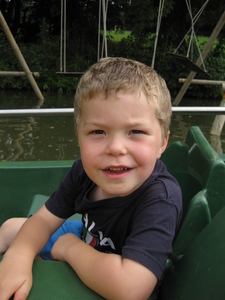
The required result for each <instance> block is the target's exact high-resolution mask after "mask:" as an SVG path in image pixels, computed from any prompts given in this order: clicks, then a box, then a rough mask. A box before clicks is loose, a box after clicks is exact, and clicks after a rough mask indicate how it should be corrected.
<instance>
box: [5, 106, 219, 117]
mask: <svg viewBox="0 0 225 300" xmlns="http://www.w3.org/2000/svg"><path fill="white" fill-rule="evenodd" d="M172 112H173V114H180V115H181V114H184V115H188V114H190V115H199V114H200V115H201V114H203V115H225V107H221V106H204V107H202V106H183V107H180V106H179V107H178V106H176V107H172ZM73 114H74V109H73V108H41V109H36V108H34V109H2V110H0V116H1V117H4V116H5V117H9V116H10V117H13V116H46V115H52V116H55V115H58V116H60V115H71V116H72V115H73Z"/></svg>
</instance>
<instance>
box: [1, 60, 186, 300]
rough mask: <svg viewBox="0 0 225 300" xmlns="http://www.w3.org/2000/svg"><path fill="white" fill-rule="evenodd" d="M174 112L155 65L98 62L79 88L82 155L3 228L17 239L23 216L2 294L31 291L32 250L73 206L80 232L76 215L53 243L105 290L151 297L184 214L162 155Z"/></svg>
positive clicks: (112, 295) (116, 295) (114, 295)
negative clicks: (33, 209) (28, 210)
mask: <svg viewBox="0 0 225 300" xmlns="http://www.w3.org/2000/svg"><path fill="white" fill-rule="evenodd" d="M170 118H171V99H170V94H169V91H168V89H167V87H166V84H165V82H164V80H163V79H162V78H161V77H160V76H159V75H157V74H156V72H155V71H153V70H152V69H151V68H150V67H147V66H146V65H144V64H142V63H139V62H136V61H132V60H128V59H124V58H105V59H102V60H101V61H100V62H98V63H96V64H95V65H93V66H91V67H90V69H89V70H88V71H87V72H86V73H85V74H84V75H83V77H82V78H81V80H80V83H79V86H78V88H77V91H76V96H75V130H76V133H77V136H78V142H79V145H80V153H81V160H80V159H79V160H77V161H75V163H74V164H73V166H72V167H71V169H70V171H69V172H68V174H67V175H66V177H65V179H64V180H63V182H62V183H61V184H60V186H59V188H58V190H57V191H56V192H55V193H54V194H52V196H51V197H50V198H49V200H48V201H47V202H46V204H45V206H43V207H42V208H41V209H40V210H39V211H38V212H37V213H36V214H34V215H33V216H32V217H31V218H29V219H28V220H27V221H26V222H25V223H24V219H11V220H9V221H6V223H5V224H3V226H2V228H1V230H0V240H2V238H1V236H2V237H4V236H7V235H8V237H9V241H8V243H9V244H10V243H11V241H12V240H13V239H14V236H15V235H16V233H17V231H18V229H19V227H21V225H22V224H23V223H24V225H23V226H22V228H21V230H20V231H19V232H18V234H17V235H16V237H15V239H14V240H13V242H12V244H11V246H10V247H9V249H8V250H7V252H6V253H5V255H4V257H3V260H2V262H1V263H0V299H1V300H6V299H9V298H10V296H12V295H13V294H14V293H15V299H26V297H27V295H28V293H29V291H30V288H31V285H32V264H33V260H34V258H35V257H36V255H37V254H38V253H40V251H41V250H42V249H43V247H44V246H45V245H46V243H47V242H48V240H49V238H50V236H51V235H52V234H53V233H54V232H55V231H56V230H57V229H58V228H59V227H60V226H61V225H62V224H63V223H64V221H65V220H66V219H67V218H68V217H70V216H71V215H73V214H75V213H80V214H82V222H83V225H82V226H83V228H82V232H81V238H79V237H78V236H79V230H80V229H81V228H80V227H79V223H76V224H75V225H74V228H75V229H74V231H75V234H72V233H66V234H64V235H62V236H61V237H59V238H58V240H57V241H56V242H55V243H54V245H53V248H52V250H51V255H52V258H53V259H55V260H59V261H66V262H67V263H69V264H70V265H71V267H72V268H73V269H74V271H75V272H76V273H77V274H78V276H79V277H80V278H81V280H82V281H83V282H84V283H85V284H86V285H87V286H88V287H90V288H91V289H93V290H94V291H96V292H97V293H99V294H100V295H102V296H103V297H104V298H106V299H129V300H131V299H135V300H137V299H147V298H148V297H149V295H150V294H151V293H152V291H153V289H154V287H155V285H156V283H157V281H158V280H159V279H160V278H161V276H162V273H163V269H164V266H165V263H166V260H167V257H168V255H169V254H170V253H171V252H172V242H173V239H174V236H175V234H176V232H177V229H178V227H179V224H180V221H181V215H182V200H181V191H180V188H179V186H178V183H177V181H176V180H175V179H174V178H173V177H172V176H171V175H170V174H169V173H168V172H167V170H166V167H165V166H164V164H163V163H162V162H161V161H160V160H159V158H160V156H161V154H162V152H163V151H164V150H165V148H166V146H167V142H168V138H169V125H170ZM65 224H67V223H65ZM64 226H65V225H64ZM68 231H69V232H70V230H68ZM72 231H73V230H72ZM76 234H77V235H78V236H77V235H76ZM6 239H7V238H6ZM10 239H11V240H10ZM4 247H5V246H4ZM6 248H7V246H6ZM5 250H6V249H5ZM16 297H17V298H16Z"/></svg>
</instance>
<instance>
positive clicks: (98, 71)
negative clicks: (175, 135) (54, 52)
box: [74, 57, 172, 139]
mask: <svg viewBox="0 0 225 300" xmlns="http://www.w3.org/2000/svg"><path fill="white" fill-rule="evenodd" d="M120 91H124V92H129V93H140V92H143V93H144V94H145V96H146V98H147V100H148V101H149V103H150V104H153V105H154V107H155V113H156V117H157V118H158V120H159V122H160V126H161V131H162V138H163V139H164V137H165V136H166V134H167V132H168V131H169V126H170V120H171V114H172V110H171V98H170V93H169V90H168V88H167V86H166V83H165V81H164V79H162V77H161V76H159V75H158V74H157V73H156V72H155V71H154V70H153V69H152V68H150V67H148V66H146V65H145V64H143V63H140V62H137V61H134V60H130V59H126V58H121V57H117V58H111V57H109V58H104V59H101V60H100V61H99V62H97V63H96V64H94V65H92V66H91V67H90V68H89V69H88V71H87V72H86V73H85V74H84V75H83V76H82V78H81V80H80V82H79V84H78V87H77V90H76V95H75V103H74V111H75V112H74V117H75V131H76V134H77V132H78V126H79V122H80V117H81V114H82V103H83V102H84V101H88V100H91V99H92V98H94V97H95V96H97V95H100V96H102V97H103V98H104V99H107V97H108V96H109V95H112V94H113V95H117V93H118V92H120ZM152 102H153V103H152Z"/></svg>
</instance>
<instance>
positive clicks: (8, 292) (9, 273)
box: [0, 206, 64, 300]
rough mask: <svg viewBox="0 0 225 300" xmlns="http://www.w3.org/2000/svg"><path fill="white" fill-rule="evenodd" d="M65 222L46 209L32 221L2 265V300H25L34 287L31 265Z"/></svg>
mask: <svg viewBox="0 0 225 300" xmlns="http://www.w3.org/2000/svg"><path fill="white" fill-rule="evenodd" d="M63 222H64V220H63V219H60V218H58V217H56V216H54V215H53V214H51V213H50V212H49V211H48V210H47V209H46V207H45V206H43V207H42V208H41V209H40V210H39V211H38V212H37V213H36V214H35V215H33V216H32V217H31V218H29V219H28V220H27V221H26V222H25V223H24V225H23V226H22V228H21V230H20V231H19V233H18V234H17V236H16V238H15V239H14V241H13V243H12V244H11V246H10V247H9V249H8V250H7V252H6V253H5V255H4V257H3V259H2V261H1V263H0V300H8V299H9V298H10V297H11V296H12V295H13V294H14V293H15V296H14V299H20V300H23V299H24V300H25V299H26V297H27V296H28V294H29V291H30V289H31V286H32V265H33V260H34V258H35V256H36V255H37V254H38V253H39V252H40V251H41V250H42V248H43V247H44V246H45V244H46V243H47V241H48V239H49V237H50V236H51V234H52V233H53V232H54V231H55V230H56V229H57V228H58V227H59V226H60V225H61V224H62V223H63Z"/></svg>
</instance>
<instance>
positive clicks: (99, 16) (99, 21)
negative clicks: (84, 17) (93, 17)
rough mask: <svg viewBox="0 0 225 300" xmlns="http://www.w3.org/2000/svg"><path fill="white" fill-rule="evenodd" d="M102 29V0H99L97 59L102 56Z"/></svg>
mask: <svg viewBox="0 0 225 300" xmlns="http://www.w3.org/2000/svg"><path fill="white" fill-rule="evenodd" d="M100 30H101V0H99V7H98V53H97V61H99V58H100Z"/></svg>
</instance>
